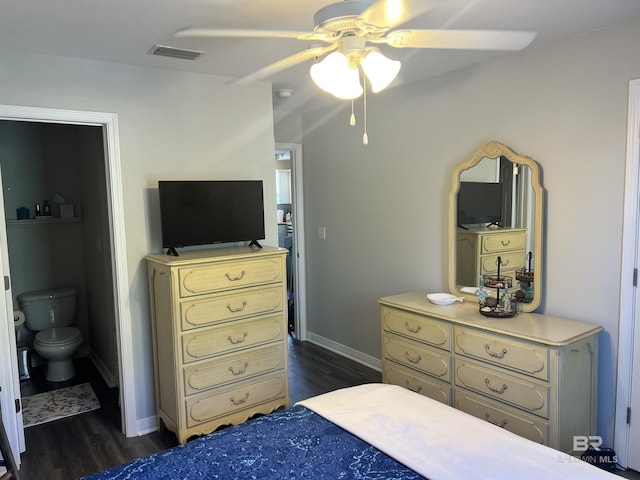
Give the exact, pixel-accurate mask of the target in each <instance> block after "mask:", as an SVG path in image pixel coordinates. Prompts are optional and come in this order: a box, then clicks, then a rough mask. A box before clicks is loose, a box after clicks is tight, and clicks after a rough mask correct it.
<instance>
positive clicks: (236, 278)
mask: <svg viewBox="0 0 640 480" xmlns="http://www.w3.org/2000/svg"><path fill="white" fill-rule="evenodd" d="M245 273H246V272H245V271H244V270H242V272H240V275H239V276H235V277H232V276H231V275H230V274H229V272H227V273H225V274H224V276H225V277H227V279H228V280H229V281H230V282H237V281H238V280H242V279H243V278H244V274H245Z"/></svg>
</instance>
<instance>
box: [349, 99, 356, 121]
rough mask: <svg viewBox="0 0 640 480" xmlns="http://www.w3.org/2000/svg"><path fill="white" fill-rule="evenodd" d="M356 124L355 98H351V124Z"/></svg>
mask: <svg viewBox="0 0 640 480" xmlns="http://www.w3.org/2000/svg"><path fill="white" fill-rule="evenodd" d="M355 124H356V114H355V113H353V98H352V99H351V118H349V125H351V126H352V127H353V126H354V125H355Z"/></svg>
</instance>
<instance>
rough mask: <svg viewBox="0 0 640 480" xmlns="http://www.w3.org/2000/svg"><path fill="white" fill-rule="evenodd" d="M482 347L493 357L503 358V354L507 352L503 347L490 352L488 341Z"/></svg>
mask: <svg viewBox="0 0 640 480" xmlns="http://www.w3.org/2000/svg"><path fill="white" fill-rule="evenodd" d="M484 349H485V351H486V352H487V353H488V354H489V355H491V356H492V357H493V358H504V356H505V355H506V354H507V349H506V348H503V349H502V351H501V352H499V353H496V352H492V351H491V347H490V346H489V344H488V343H485V344H484Z"/></svg>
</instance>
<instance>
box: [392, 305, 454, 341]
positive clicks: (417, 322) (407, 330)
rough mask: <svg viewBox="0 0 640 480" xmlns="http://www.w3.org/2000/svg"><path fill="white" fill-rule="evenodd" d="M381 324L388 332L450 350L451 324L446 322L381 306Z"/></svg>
mask: <svg viewBox="0 0 640 480" xmlns="http://www.w3.org/2000/svg"><path fill="white" fill-rule="evenodd" d="M382 326H383V328H384V329H385V330H386V331H388V332H393V333H396V334H398V335H402V336H403V337H408V338H411V339H413V340H417V341H419V342H424V343H428V344H429V345H433V346H434V347H438V348H442V349H444V350H451V326H450V325H449V324H448V323H446V322H442V321H440V320H435V319H433V318H429V317H423V316H421V315H413V314H411V313H407V312H402V311H400V310H394V309H392V308H383V309H382Z"/></svg>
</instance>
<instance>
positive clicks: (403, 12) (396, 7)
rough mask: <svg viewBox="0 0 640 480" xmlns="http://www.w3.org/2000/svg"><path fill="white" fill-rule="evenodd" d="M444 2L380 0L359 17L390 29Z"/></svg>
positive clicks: (368, 22)
mask: <svg viewBox="0 0 640 480" xmlns="http://www.w3.org/2000/svg"><path fill="white" fill-rule="evenodd" d="M440 3H442V0H378V1H377V2H375V3H374V4H373V5H371V6H370V7H369V8H367V9H366V10H365V11H364V12H362V13H361V14H360V15H359V16H358V18H359V19H360V20H361V21H362V22H364V23H366V24H368V25H374V26H376V27H379V28H381V29H382V30H389V29H391V28H394V27H396V26H398V25H402V24H403V23H406V22H408V21H409V20H411V19H412V18H416V17H418V16H420V15H422V14H423V13H426V12H427V11H429V10H431V9H432V8H434V7H436V6H437V5H438V4H440Z"/></svg>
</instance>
